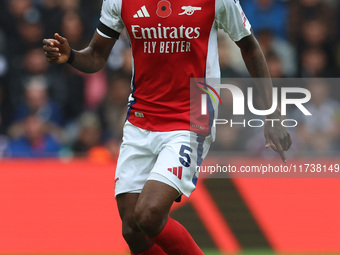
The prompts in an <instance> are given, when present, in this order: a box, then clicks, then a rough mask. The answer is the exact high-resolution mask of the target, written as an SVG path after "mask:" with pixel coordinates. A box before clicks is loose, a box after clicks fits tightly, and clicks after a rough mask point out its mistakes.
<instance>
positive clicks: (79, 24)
mask: <svg viewBox="0 0 340 255" xmlns="http://www.w3.org/2000/svg"><path fill="white" fill-rule="evenodd" d="M70 2H72V1H70ZM83 24H84V22H83V21H82V20H81V17H80V15H79V14H78V13H77V12H75V11H68V12H66V13H65V14H64V15H63V17H62V21H61V34H62V35H63V36H65V37H67V38H69V39H68V40H69V42H70V43H72V45H74V48H75V49H83V48H85V46H86V45H87V39H86V33H85V28H84V25H83Z"/></svg>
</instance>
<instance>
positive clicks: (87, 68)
mask: <svg viewBox="0 0 340 255" xmlns="http://www.w3.org/2000/svg"><path fill="white" fill-rule="evenodd" d="M115 42H116V39H108V38H104V37H102V36H100V35H99V34H98V33H97V32H95V34H94V36H93V38H92V40H91V42H90V44H89V46H88V47H87V48H85V49H84V50H81V51H75V58H74V61H73V62H72V66H73V67H74V68H76V69H78V70H80V71H82V72H85V73H94V72H97V71H99V70H100V69H102V68H103V67H104V66H105V64H106V61H107V59H108V57H109V54H110V52H111V50H112V47H113V46H114V44H115ZM43 43H44V46H43V49H44V51H45V54H46V58H47V61H48V62H50V63H55V64H62V63H66V62H67V60H68V59H69V56H70V52H71V48H70V46H69V44H68V42H67V40H66V38H63V37H61V36H60V35H59V34H55V38H54V39H44V40H43ZM237 45H238V46H239V48H240V49H241V53H242V56H243V59H244V62H245V63H246V66H247V68H248V70H249V73H250V75H251V76H252V77H253V78H263V79H256V80H255V82H256V85H257V87H258V90H259V92H260V95H261V98H262V100H263V103H264V105H265V107H266V109H269V108H270V106H271V105H272V83H271V80H270V74H269V70H268V67H267V64H266V61H265V58H264V56H263V53H262V51H261V48H260V46H259V44H258V42H257V40H256V38H255V37H254V35H253V34H251V35H250V36H247V37H245V38H243V39H241V40H240V41H239V42H237ZM267 118H268V119H281V116H280V112H279V111H278V110H277V111H275V112H274V113H273V114H271V115H269V116H267ZM275 123H276V122H275ZM264 134H265V138H266V145H265V146H266V148H269V147H271V148H272V149H274V150H275V151H277V152H278V153H279V154H280V156H281V158H282V160H283V161H284V162H286V156H285V153H284V151H287V150H288V149H289V147H290V146H291V144H292V141H291V138H290V135H289V133H288V131H287V130H286V128H284V127H282V126H281V125H274V127H272V126H271V123H267V124H266V126H265V129H264ZM178 196H179V193H178V191H177V190H175V189H174V188H172V187H171V186H168V185H167V184H164V183H162V182H158V181H147V182H146V183H145V185H144V188H143V190H142V192H141V194H136V193H126V194H120V195H118V196H117V204H118V209H119V213H120V217H121V219H122V222H123V237H124V238H125V240H126V242H127V243H128V244H129V247H130V249H131V251H132V252H133V253H135V254H138V253H141V252H144V251H146V250H147V249H149V248H150V247H151V246H152V245H153V242H152V241H151V240H150V239H148V238H147V236H148V237H149V238H153V237H155V236H157V235H158V234H159V233H160V232H161V231H162V229H163V228H164V226H165V224H166V221H167V218H168V215H169V210H170V208H171V205H172V204H173V202H174V200H175V199H176V198H177V197H178Z"/></svg>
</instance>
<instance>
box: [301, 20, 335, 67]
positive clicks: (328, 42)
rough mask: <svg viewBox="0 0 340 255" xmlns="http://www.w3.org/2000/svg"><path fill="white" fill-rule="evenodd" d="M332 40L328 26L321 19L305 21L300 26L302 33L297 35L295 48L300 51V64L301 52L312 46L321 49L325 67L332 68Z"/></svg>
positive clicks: (333, 61)
mask: <svg viewBox="0 0 340 255" xmlns="http://www.w3.org/2000/svg"><path fill="white" fill-rule="evenodd" d="M333 39H334V38H333ZM333 44H334V42H333V41H332V38H331V37H330V32H329V28H327V27H326V26H325V24H324V23H323V22H322V21H321V20H310V21H306V22H305V23H304V24H303V26H302V34H301V36H300V37H298V41H297V50H298V52H300V56H299V61H300V65H301V61H302V54H303V52H304V51H305V50H306V49H307V48H314V49H318V50H319V51H322V52H323V54H325V58H326V63H325V65H326V69H328V70H330V73H331V71H332V69H333V68H334V63H335V60H334V57H333V56H334V53H335V49H334V47H332V46H333Z"/></svg>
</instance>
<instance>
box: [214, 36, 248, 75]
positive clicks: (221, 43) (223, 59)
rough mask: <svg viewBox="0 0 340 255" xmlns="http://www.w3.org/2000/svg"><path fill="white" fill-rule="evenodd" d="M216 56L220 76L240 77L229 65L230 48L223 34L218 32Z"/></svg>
mask: <svg viewBox="0 0 340 255" xmlns="http://www.w3.org/2000/svg"><path fill="white" fill-rule="evenodd" d="M217 39H218V53H219V55H218V57H219V63H220V68H221V77H222V78H231V77H235V78H239V77H242V76H241V74H240V73H238V72H237V71H236V70H235V69H234V68H233V66H232V65H231V62H232V60H231V56H230V48H229V47H228V43H227V39H226V37H225V35H224V34H219V35H218V37H217Z"/></svg>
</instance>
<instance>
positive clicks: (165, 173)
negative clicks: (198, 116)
mask: <svg viewBox="0 0 340 255" xmlns="http://www.w3.org/2000/svg"><path fill="white" fill-rule="evenodd" d="M166 139H167V141H166V143H165V144H164V146H163V148H162V150H161V151H160V153H159V155H158V158H157V161H156V163H155V165H154V167H153V169H152V171H151V173H150V176H149V178H148V180H155V181H160V182H163V183H165V184H167V185H169V186H171V187H173V188H174V189H176V190H177V191H178V192H179V194H184V195H185V196H187V197H189V196H190V194H191V192H192V191H194V190H195V188H196V183H197V179H198V167H199V166H200V165H201V164H202V161H203V159H204V158H205V156H206V155H207V153H208V150H209V147H210V144H211V138H210V137H205V136H201V135H198V134H196V133H193V132H189V131H178V132H171V133H170V134H169V135H168V137H167V138H166Z"/></svg>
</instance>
